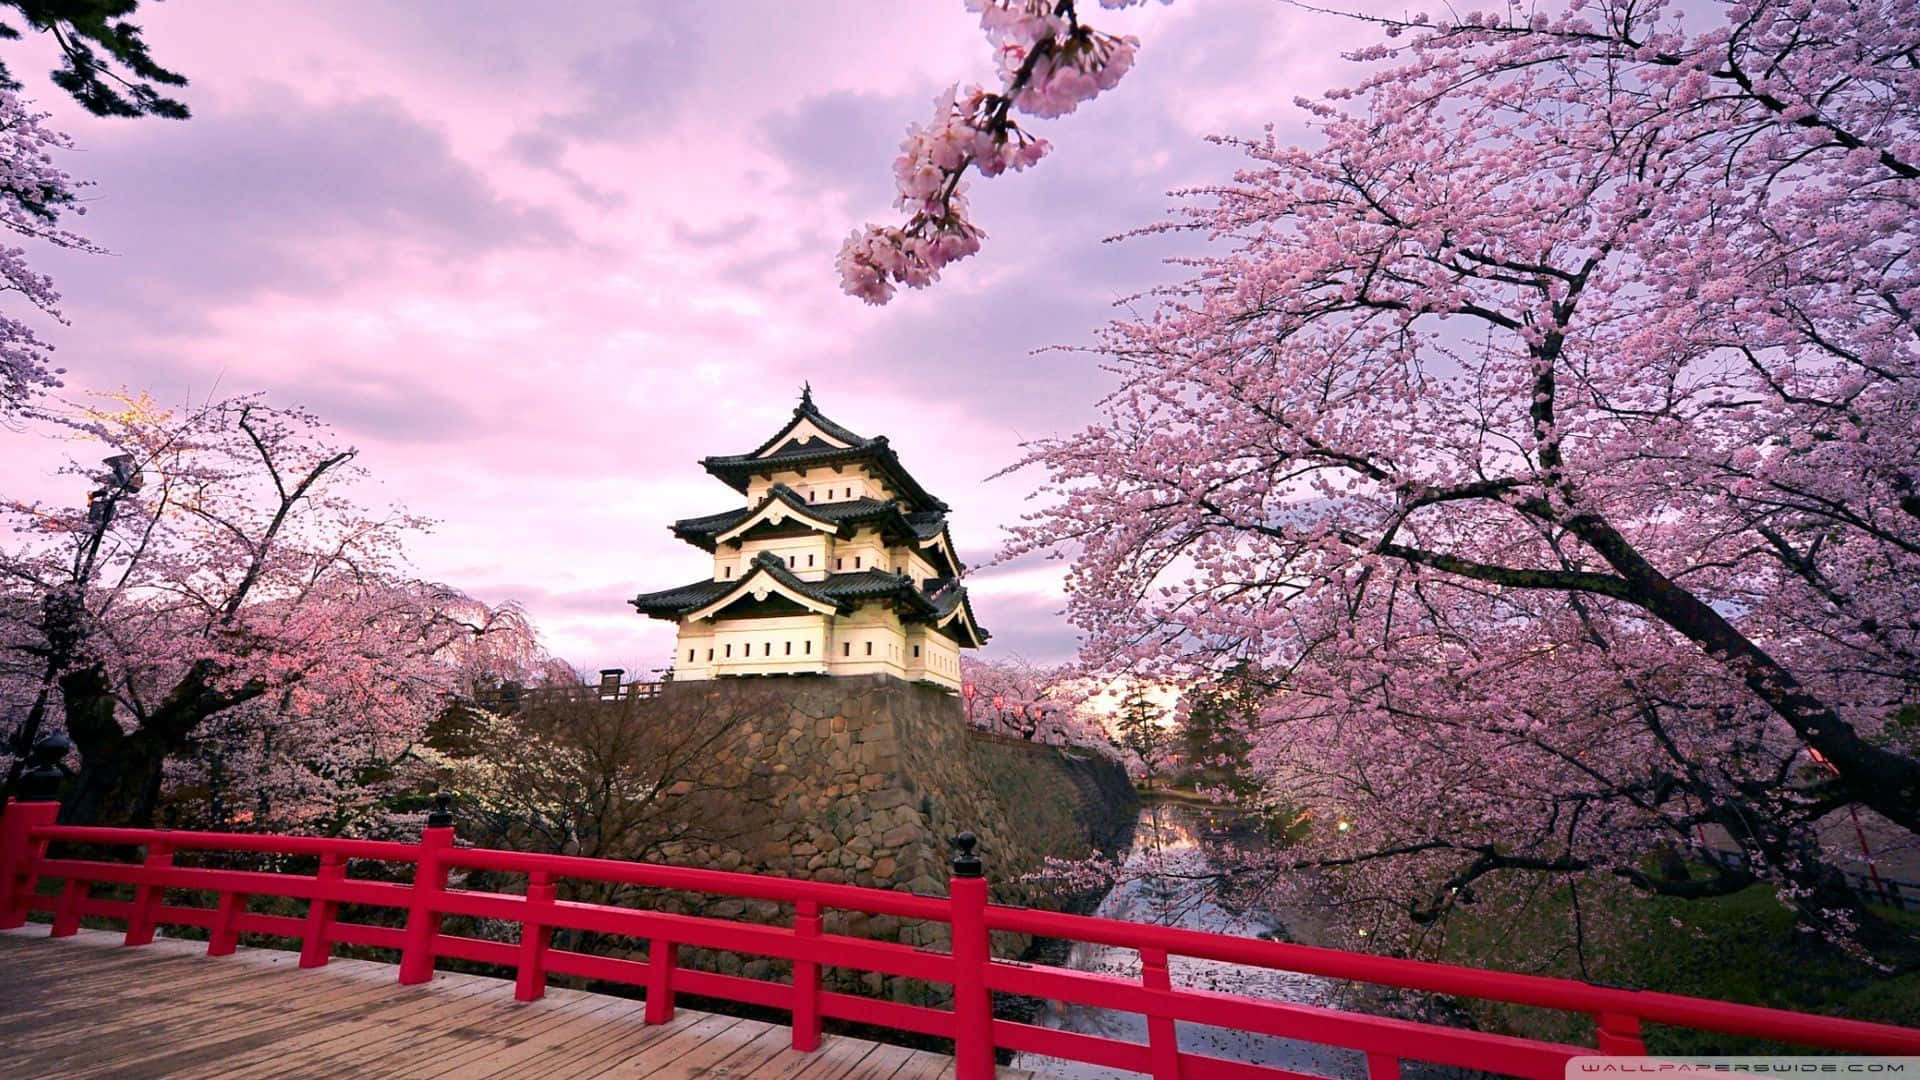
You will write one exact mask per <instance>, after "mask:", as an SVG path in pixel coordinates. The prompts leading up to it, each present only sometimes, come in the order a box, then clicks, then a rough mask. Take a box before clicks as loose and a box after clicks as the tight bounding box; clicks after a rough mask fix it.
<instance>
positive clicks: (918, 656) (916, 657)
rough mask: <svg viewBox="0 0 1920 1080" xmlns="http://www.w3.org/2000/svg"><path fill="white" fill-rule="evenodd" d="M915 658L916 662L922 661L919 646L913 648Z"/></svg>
mask: <svg viewBox="0 0 1920 1080" xmlns="http://www.w3.org/2000/svg"><path fill="white" fill-rule="evenodd" d="M913 658H914V659H915V660H918V659H920V646H918V645H915V646H914V647H913Z"/></svg>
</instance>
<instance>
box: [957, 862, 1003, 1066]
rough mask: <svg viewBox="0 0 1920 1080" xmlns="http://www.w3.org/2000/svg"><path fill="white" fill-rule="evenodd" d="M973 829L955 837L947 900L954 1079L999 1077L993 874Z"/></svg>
mask: <svg viewBox="0 0 1920 1080" xmlns="http://www.w3.org/2000/svg"><path fill="white" fill-rule="evenodd" d="M977 842H978V841H976V840H975V839H974V836H973V834H972V833H970V832H963V833H961V834H960V835H959V836H956V837H954V838H953V846H954V849H955V851H956V852H957V853H956V854H955V855H954V857H953V876H952V877H951V878H949V879H948V880H947V905H948V908H949V909H950V915H949V918H950V920H951V922H952V928H953V1075H954V1080H993V1073H994V1068H993V995H992V994H991V993H990V992H989V991H988V990H987V965H988V964H990V963H992V962H993V950H992V945H991V941H990V939H989V937H988V935H987V879H986V878H985V877H984V876H982V868H981V864H980V858H979V856H977V855H975V854H974V853H973V846H974V844H975V843H977Z"/></svg>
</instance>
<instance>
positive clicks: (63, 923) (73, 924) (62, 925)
mask: <svg viewBox="0 0 1920 1080" xmlns="http://www.w3.org/2000/svg"><path fill="white" fill-rule="evenodd" d="M86 899H87V882H86V881H85V880H83V879H81V878H77V877H70V878H68V879H67V883H66V885H65V887H63V888H62V889H61V890H60V905H59V906H58V907H56V908H54V909H53V929H52V930H51V931H50V932H49V933H48V934H47V936H48V937H72V936H73V935H75V934H77V933H79V932H80V905H81V903H83V902H84V901H85V900H86Z"/></svg>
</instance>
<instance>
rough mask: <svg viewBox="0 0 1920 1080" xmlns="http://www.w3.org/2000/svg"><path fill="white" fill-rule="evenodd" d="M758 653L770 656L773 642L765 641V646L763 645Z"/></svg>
mask: <svg viewBox="0 0 1920 1080" xmlns="http://www.w3.org/2000/svg"><path fill="white" fill-rule="evenodd" d="M760 655H761V656H772V655H773V642H771V641H769V642H767V644H766V646H765V647H764V648H762V649H761V650H760Z"/></svg>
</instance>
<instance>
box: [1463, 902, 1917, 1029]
mask: <svg viewBox="0 0 1920 1080" xmlns="http://www.w3.org/2000/svg"><path fill="white" fill-rule="evenodd" d="M1580 900H1581V902H1582V910H1583V913H1584V916H1585V923H1586V931H1587V935H1588V942H1587V949H1586V951H1585V954H1586V955H1585V960H1586V963H1585V971H1584V973H1583V971H1582V965H1581V963H1580V956H1579V952H1578V951H1577V950H1576V949H1575V946H1574V940H1575V938H1574V933H1573V922H1574V921H1573V904H1572V901H1571V897H1570V896H1569V894H1568V892H1567V891H1566V889H1564V888H1559V889H1554V890H1544V889H1543V890H1541V891H1540V892H1538V893H1537V894H1535V895H1534V896H1532V897H1531V898H1525V897H1512V898H1508V902H1506V903H1499V902H1491V903H1484V904H1482V905H1480V906H1479V907H1478V908H1476V909H1471V910H1470V911H1469V913H1468V915H1467V917H1466V918H1465V919H1461V920H1458V921H1456V922H1455V923H1454V925H1453V926H1451V927H1450V928H1449V930H1448V937H1447V940H1446V942H1445V945H1444V947H1443V948H1442V949H1441V953H1440V958H1441V959H1444V960H1447V961H1450V962H1453V963H1460V964H1471V965H1474V966H1480V967H1492V968H1501V969H1505V970H1515V971H1530V972H1537V973H1539V974H1543V975H1560V976H1565V977H1569V978H1576V979H1579V978H1585V979H1587V980H1589V981H1592V982H1599V983H1611V984H1615V985H1619V986H1626V987H1632V988H1635V989H1644V990H1661V991H1666V992H1668V993H1675V994H1687V995H1691V996H1695V997H1708V998H1719V999H1722V1000H1726V1001H1737V1002H1742V1003H1745V1004H1750V1005H1765V1006H1769V1007H1773V1008H1781V1009H1794V1010H1798V1011H1802V1012H1813V1013H1824V1014H1827V1015H1831V1016H1844V1017H1848V1018H1851V1019H1855V1020H1871V1021H1877V1022H1880V1023H1887V1024H1901V1025H1905V1026H1909V1027H1920V971H1908V972H1905V973H1903V974H1897V975H1893V974H1889V973H1887V972H1884V971H1880V970H1876V969H1875V968H1874V967H1873V966H1871V965H1870V964H1868V963H1866V962H1864V961H1861V960H1859V959H1855V958H1852V957H1849V956H1847V955H1846V954H1844V953H1842V952H1841V951H1840V950H1838V949H1836V948H1834V947H1832V946H1831V945H1828V944H1827V943H1825V942H1823V941H1820V940H1818V939H1817V938H1815V937H1814V936H1813V935H1810V934H1807V933H1804V932H1802V931H1799V930H1796V929H1795V927H1794V917H1793V913H1792V912H1791V911H1788V910H1787V909H1786V908H1785V907H1783V906H1781V904H1780V903H1779V902H1778V901H1777V900H1776V899H1774V896H1773V892H1772V890H1771V889H1770V888H1768V887H1765V886H1754V887H1752V888H1749V889H1747V890H1745V891H1743V892H1740V893H1737V894H1734V895H1732V896H1726V897H1719V898H1715V899H1710V900H1695V901H1684V900H1676V899H1671V898H1666V897H1654V898H1651V899H1648V898H1643V897H1640V896H1637V895H1635V894H1634V893H1632V892H1630V891H1628V890H1626V889H1614V890H1609V891H1605V892H1602V891H1598V890H1594V889H1592V888H1591V887H1583V888H1582V889H1581V892H1580ZM1876 911H1877V912H1878V913H1879V914H1880V915H1881V917H1882V918H1885V919H1886V920H1887V921H1889V922H1890V923H1893V924H1894V925H1896V926H1897V927H1900V928H1902V929H1903V930H1904V931H1905V932H1906V933H1908V934H1909V935H1917V934H1920V914H1915V913H1910V912H1899V911H1895V910H1893V909H1891V908H1877V909H1876ZM1543 958H1544V959H1543ZM1475 1016H1476V1019H1477V1020H1479V1021H1480V1022H1481V1023H1482V1025H1483V1026H1485V1027H1488V1028H1490V1029H1495V1030H1504V1031H1509V1032H1512V1033H1514V1034H1520V1035H1528V1036H1532V1037H1535V1038H1546V1039H1554V1040H1560V1041H1568V1042H1580V1043H1590V1042H1591V1041H1592V1025H1591V1022H1590V1021H1588V1020H1586V1019H1585V1018H1582V1017H1568V1016H1565V1015H1564V1014H1557V1013H1547V1012H1543V1011H1541V1010H1537V1009H1522V1008H1518V1007H1509V1006H1498V1005H1488V1006H1483V1007H1477V1008H1476V1010H1475ZM1647 1044H1648V1048H1649V1049H1650V1050H1652V1051H1654V1052H1656V1053H1661V1052H1664V1053H1674V1054H1704V1053H1767V1052H1781V1051H1783V1050H1786V1049H1788V1048H1786V1047H1783V1046H1781V1045H1779V1044H1768V1043H1764V1042H1761V1041H1759V1040H1736V1039H1732V1038H1729V1037H1725V1036H1717V1035H1709V1034H1704V1033H1700V1032H1692V1031H1679V1030H1672V1029H1665V1028H1658V1027H1653V1026H1649V1028H1648V1030H1647ZM1803 1052H1804V1051H1803Z"/></svg>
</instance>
